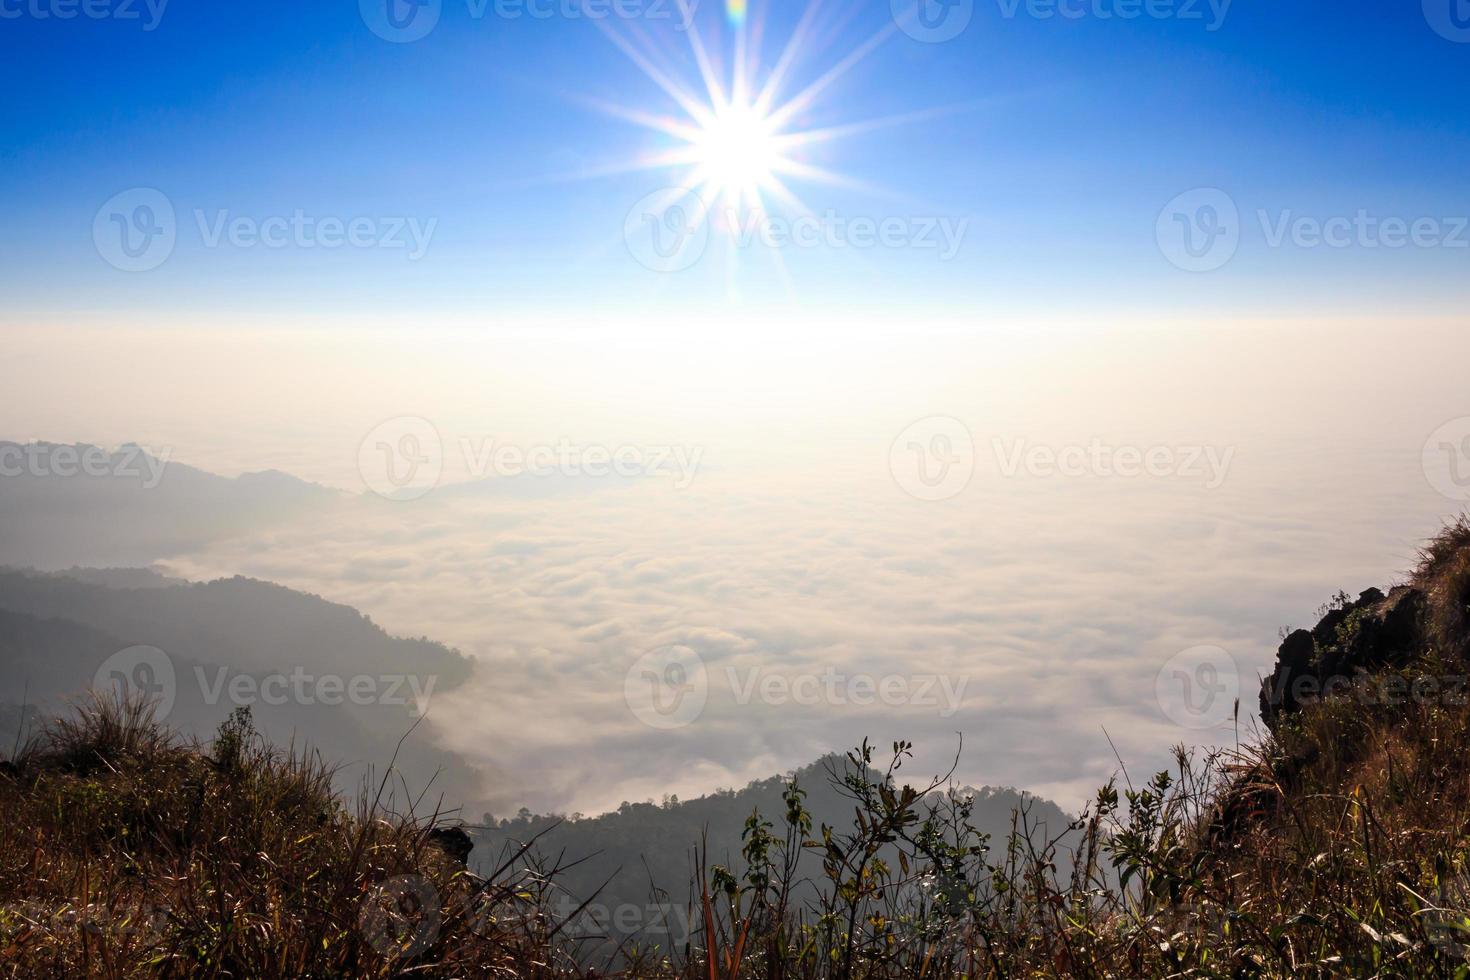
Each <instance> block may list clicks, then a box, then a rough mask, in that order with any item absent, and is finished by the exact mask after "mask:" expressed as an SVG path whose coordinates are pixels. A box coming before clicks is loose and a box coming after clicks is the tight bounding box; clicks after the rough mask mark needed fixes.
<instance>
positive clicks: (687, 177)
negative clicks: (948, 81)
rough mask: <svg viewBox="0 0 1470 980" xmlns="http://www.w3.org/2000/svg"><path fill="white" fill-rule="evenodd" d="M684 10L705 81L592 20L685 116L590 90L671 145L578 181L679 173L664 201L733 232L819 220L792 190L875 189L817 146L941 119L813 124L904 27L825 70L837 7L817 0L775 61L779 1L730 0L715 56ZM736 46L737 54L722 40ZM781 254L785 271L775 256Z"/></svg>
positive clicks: (680, 2)
mask: <svg viewBox="0 0 1470 980" xmlns="http://www.w3.org/2000/svg"><path fill="white" fill-rule="evenodd" d="M674 2H675V4H676V6H677V8H678V11H679V13H680V16H681V18H682V20H683V24H684V29H683V30H682V31H681V32H682V33H683V34H684V37H685V38H686V39H687V41H688V44H689V54H690V56H691V58H692V60H693V62H694V65H695V66H696V67H697V69H698V77H697V78H695V79H689V80H686V79H685V78H684V77H681V76H682V75H683V74H684V72H683V71H682V70H681V69H680V68H676V67H675V65H674V64H671V63H670V61H669V60H668V59H669V58H670V57H672V55H670V54H669V53H668V52H667V51H663V50H661V49H660V48H659V46H658V45H656V44H654V43H652V42H651V41H650V39H649V37H648V36H646V35H645V33H644V32H635V31H631V30H630V31H628V32H626V33H625V32H623V31H620V30H618V29H617V28H616V26H615V25H614V24H613V23H610V22H607V21H604V20H601V19H598V20H595V21H593V23H594V25H595V26H596V27H597V28H598V30H600V31H601V32H602V33H603V34H604V35H605V36H606V37H607V39H608V40H609V41H611V42H612V44H613V45H614V46H615V47H616V48H618V50H620V51H621V52H623V54H625V55H626V56H627V57H628V59H629V60H631V61H632V62H633V63H634V64H635V65H636V66H637V67H638V68H639V69H640V70H641V71H642V72H643V74H644V75H645V76H646V77H647V78H648V79H649V81H651V82H653V83H654V85H655V86H657V88H658V89H660V90H661V91H662V93H663V96H664V97H666V99H667V100H668V102H671V103H672V105H673V107H676V111H673V112H670V111H669V108H670V107H668V106H663V107H660V108H657V109H654V108H645V107H639V106H633V105H627V104H620V103H615V102H609V101H606V100H604V99H602V98H600V97H598V96H593V95H591V94H580V95H579V96H578V98H579V100H580V101H582V102H584V103H586V104H588V105H590V106H592V107H593V108H596V109H599V110H601V111H603V112H605V113H606V114H608V115H610V116H614V117H617V118H620V119H623V120H625V121H628V122H632V123H634V124H636V125H638V126H641V127H643V128H645V129H648V130H651V131H653V132H654V133H656V134H658V136H660V137H662V140H661V141H660V143H659V144H658V145H657V147H656V148H654V149H650V150H648V151H646V152H645V153H643V154H642V155H640V156H638V157H635V158H633V159H631V160H628V161H622V162H612V163H610V164H608V165H606V166H599V167H595V168H592V169H591V170H590V171H588V172H586V173H584V174H578V175H573V179H577V178H585V177H602V176H609V175H613V174H622V173H628V172H633V171H641V170H668V171H674V174H673V175H672V176H673V182H672V183H671V184H670V185H669V186H667V187H665V188H663V193H664V194H665V196H666V197H667V198H668V199H669V200H679V199H680V195H681V194H693V195H695V196H697V197H698V198H699V201H700V204H701V206H700V207H699V208H697V209H696V210H697V211H698V212H699V213H698V215H697V216H696V221H698V222H709V223H710V224H712V225H714V226H716V227H719V228H722V229H724V230H726V231H733V230H735V229H737V228H744V227H747V226H748V224H747V223H748V221H749V220H750V219H751V218H752V217H753V216H759V215H765V216H771V215H777V214H790V215H797V216H805V215H810V214H812V213H813V211H812V209H811V208H810V207H809V206H808V205H807V204H806V203H805V202H804V201H802V200H801V198H799V197H798V196H797V194H796V193H795V192H794V191H793V189H792V186H791V185H792V184H793V183H795V184H805V185H827V186H829V187H840V188H843V189H846V190H849V191H851V190H857V191H863V192H873V191H874V188H873V187H872V186H871V185H868V184H867V183H866V182H864V181H859V180H855V179H853V178H851V177H849V176H847V175H844V174H840V173H837V172H835V171H832V170H829V169H827V168H826V167H825V166H822V165H820V164H818V163H817V162H815V160H814V159H813V158H814V157H819V156H821V155H822V154H820V153H819V152H818V151H817V147H818V146H819V145H820V144H826V143H828V142H830V141H833V140H837V139H840V138H844V137H849V136H855V135H858V134H862V133H869V132H872V131H875V130H878V129H883V128H886V127H889V126H897V125H902V124H906V123H910V122H917V121H919V120H921V119H923V118H926V117H927V116H929V115H931V114H933V110H925V111H922V112H911V113H904V114H899V115H893V116H886V117H881V118H876V119H867V120H860V121H855V122H846V123H840V124H835V125H833V124H829V125H826V126H825V127H823V128H814V127H813V126H812V125H811V123H812V118H813V116H816V115H820V114H819V113H816V112H814V107H815V106H816V105H817V103H818V102H819V100H823V99H825V98H827V97H829V96H830V95H831V90H832V89H833V87H834V86H835V84H836V83H837V81H838V80H839V79H841V78H842V77H843V76H845V75H846V74H847V73H848V72H850V71H851V70H852V69H853V68H854V67H855V66H856V65H858V64H859V63H861V62H862V61H863V60H864V59H865V58H867V57H868V56H869V55H871V54H872V53H873V52H874V51H875V50H877V49H878V48H879V47H880V46H881V45H882V44H883V43H884V42H885V41H886V40H887V39H888V38H890V37H892V36H893V35H894V34H895V33H896V32H897V31H898V30H899V28H898V24H897V22H896V21H894V20H891V19H890V20H889V21H888V22H887V23H886V24H885V26H883V27H882V28H880V29H878V30H877V31H875V32H874V33H873V34H871V35H870V36H868V37H867V38H866V39H865V40H863V41H861V42H860V43H858V44H857V45H856V46H855V47H853V48H852V49H851V50H849V51H847V52H846V53H845V54H841V55H840V56H837V57H835V61H834V62H833V63H831V64H830V65H829V66H828V67H825V68H821V67H820V66H816V65H811V64H807V62H808V60H809V59H810V57H811V56H812V55H813V54H815V53H817V52H818V51H819V50H822V49H823V47H824V45H826V44H828V43H830V35H831V34H832V33H833V32H834V31H835V30H838V29H840V27H841V24H842V23H843V18H838V19H836V20H835V21H834V23H829V24H826V25H822V24H819V23H818V19H819V15H820V14H821V12H822V11H823V10H825V9H826V8H825V7H824V5H823V4H822V3H821V2H820V0H809V2H808V3H807V4H806V5H805V7H804V9H803V10H802V12H801V14H800V16H799V19H798V22H797V23H796V25H795V26H794V27H793V28H792V29H791V32H790V34H789V35H788V36H787V38H786V41H785V44H784V46H782V47H781V48H780V49H779V52H780V53H779V54H777V55H776V56H775V57H771V58H768V57H766V56H765V54H764V53H763V52H762V50H761V48H762V40H763V39H765V38H766V22H767V16H766V15H767V9H766V8H767V7H769V6H771V5H772V4H773V3H774V2H775V0H755V2H754V3H749V2H748V0H725V3H724V7H725V14H726V16H725V18H724V21H725V23H724V25H723V29H720V28H717V30H719V34H718V36H717V40H718V41H720V42H722V43H720V44H719V45H718V46H717V47H715V48H713V49H712V48H711V47H710V46H709V45H707V44H706V43H705V39H704V36H703V33H702V32H701V30H700V29H699V27H698V25H697V23H696V21H695V17H694V9H695V5H694V4H693V3H692V2H691V0H674ZM727 40H728V42H729V43H728V46H727V45H726V44H725V43H723V42H725V41H727ZM802 76H805V78H803V79H802V84H801V85H800V87H798V86H796V85H793V82H794V81H795V80H796V79H797V78H799V77H802ZM691 81H692V82H693V84H690V82H691ZM656 193H657V192H656ZM681 214H682V212H681ZM686 217H687V216H686ZM675 223H676V224H677V222H675ZM772 258H773V260H774V261H776V262H777V263H778V265H779V264H780V262H781V259H780V257H779V255H778V254H776V253H775V252H774V251H773V252H772Z"/></svg>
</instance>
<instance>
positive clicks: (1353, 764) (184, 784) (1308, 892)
mask: <svg viewBox="0 0 1470 980" xmlns="http://www.w3.org/2000/svg"><path fill="white" fill-rule="evenodd" d="M1411 584H1412V589H1411V590H1409V591H1396V592H1395V593H1393V594H1391V595H1390V596H1388V597H1384V596H1382V595H1381V594H1376V593H1375V594H1365V595H1364V597H1363V598H1361V599H1359V600H1357V601H1351V600H1348V599H1347V597H1346V596H1340V597H1339V599H1338V600H1337V601H1335V602H1334V603H1332V604H1330V605H1329V606H1328V607H1326V608H1324V610H1323V618H1322V622H1321V623H1319V625H1318V628H1317V629H1316V630H1314V631H1304V632H1303V633H1298V634H1291V635H1288V636H1287V637H1286V638H1285V642H1284V643H1283V648H1282V650H1283V652H1282V663H1283V665H1284V666H1283V667H1282V668H1281V669H1280V670H1279V671H1278V673H1279V674H1280V675H1281V678H1284V679H1285V680H1287V681H1295V680H1300V679H1301V678H1310V679H1311V680H1312V685H1311V686H1310V687H1309V688H1303V687H1302V686H1301V685H1300V684H1297V685H1296V686H1294V687H1292V689H1291V690H1292V693H1291V696H1290V699H1289V700H1290V703H1289V704H1287V703H1286V702H1285V701H1284V700H1283V696H1282V695H1281V693H1280V691H1279V690H1275V691H1273V690H1271V689H1269V683H1270V682H1268V692H1267V703H1266V704H1265V708H1266V711H1265V712H1264V713H1263V714H1264V716H1266V717H1267V718H1268V719H1269V721H1270V724H1271V729H1270V730H1269V731H1268V732H1267V733H1266V734H1265V735H1264V736H1263V737H1262V738H1261V740H1260V742H1259V744H1257V745H1255V746H1253V747H1249V748H1246V749H1241V750H1236V751H1231V752H1226V753H1216V754H1204V755H1201V754H1197V753H1195V754H1192V753H1190V752H1188V751H1186V750H1184V749H1180V750H1179V751H1178V752H1177V754H1176V764H1175V766H1174V768H1173V769H1172V770H1170V771H1169V772H1163V773H1158V774H1156V775H1155V776H1153V777H1152V778H1151V779H1149V780H1147V781H1134V780H1131V779H1130V778H1129V776H1128V775H1127V774H1126V773H1124V774H1122V775H1120V777H1119V780H1118V781H1117V782H1115V783H1113V784H1110V785H1108V786H1106V787H1104V788H1103V789H1102V790H1100V791H1099V792H1098V794H1097V797H1096V799H1095V801H1094V802H1093V804H1092V806H1091V807H1090V808H1089V809H1088V811H1087V812H1086V813H1085V814H1083V815H1082V816H1081V817H1080V818H1079V819H1078V820H1077V821H1076V823H1075V824H1073V825H1072V826H1071V827H1069V828H1067V829H1066V831H1065V832H1063V833H1061V834H1060V835H1058V836H1057V837H1055V838H1053V839H1050V840H1048V839H1044V838H1043V837H1042V836H1041V835H1040V834H1039V833H1037V828H1036V827H1035V825H1034V821H1033V820H1032V819H1031V818H1030V816H1029V815H1028V814H1027V813H1026V812H1025V811H1024V809H1023V810H1022V811H1021V812H1018V813H1017V814H1016V817H1015V820H1014V825H1013V830H1012V832H1011V833H1010V834H1009V835H1007V836H1006V837H1005V839H992V838H990V837H987V836H986V835H984V834H982V833H980V832H979V831H978V830H976V828H975V827H974V826H973V821H972V807H973V805H974V804H973V801H972V800H970V799H968V798H967V797H965V796H963V795H960V794H957V793H954V792H950V791H947V787H946V785H945V782H944V780H942V779H940V780H933V781H927V780H926V781H923V782H921V783H920V784H919V785H917V786H913V785H907V784H906V783H905V776H906V773H905V772H904V771H903V765H904V762H905V760H906V759H907V758H908V748H909V747H908V746H907V745H905V744H902V743H900V744H896V745H893V746H890V747H889V748H888V750H887V751H885V752H883V753H881V754H880V753H877V752H876V751H875V750H874V748H873V747H872V746H869V745H866V744H865V745H863V746H860V747H859V748H857V749H855V750H854V751H853V752H851V753H849V754H848V755H847V757H846V758H845V760H843V761H842V762H841V763H839V764H835V765H833V766H832V767H831V771H830V773H829V778H830V779H831V780H832V781H833V783H834V785H835V786H836V788H837V789H838V790H839V791H840V792H841V793H843V794H844V795H845V796H846V797H847V799H848V800H849V802H850V804H851V811H852V813H853V819H852V821H851V823H850V825H847V826H844V827H842V828H834V827H831V826H822V825H814V822H813V820H812V817H811V814H810V812H809V811H808V808H807V805H806V802H805V801H806V792H807V790H806V789H805V788H803V787H802V786H801V785H798V784H795V783H792V784H790V785H788V786H787V788H786V790H785V793H784V797H783V806H782V807H781V808H780V812H775V813H767V814H760V813H756V814H752V815H751V817H750V819H749V820H748V821H747V823H746V827H745V832H744V836H743V848H742V853H741V855H740V859H739V860H738V861H735V862H732V864H731V866H723V865H712V864H710V863H708V862H707V860H705V859H704V858H702V857H697V858H696V861H695V875H694V882H695V884H694V887H693V888H692V889H691V890H690V892H689V894H688V895H687V896H681V901H682V905H683V908H684V910H685V913H686V919H687V922H688V923H689V928H688V929H687V930H685V932H684V933H683V934H679V933H676V932H671V931H667V930H666V931H664V932H663V933H662V934H661V935H658V936H641V937H638V938H635V939H632V940H627V941H623V942H620V943H619V944H618V948H616V949H613V950H607V949H604V948H601V947H596V945H595V944H593V946H594V952H593V953H591V954H589V948H588V943H587V937H586V936H585V935H584V934H583V933H582V932H581V931H579V930H576V929H571V928H568V925H569V923H571V922H573V921H574V920H576V919H577V917H578V916H579V915H580V913H582V912H583V911H584V910H585V908H586V905H587V904H589V903H591V902H592V901H593V900H594V899H595V896H577V898H578V902H577V904H576V905H573V906H571V907H570V908H568V906H567V903H566V901H565V899H566V896H565V895H563V894H561V893H560V892H559V885H558V877H559V874H560V872H562V871H563V870H564V866H563V867H558V864H563V865H564V863H565V861H570V860H575V857H576V856H571V857H568V858H565V859H559V860H558V861H554V862H549V863H548V862H546V861H545V860H543V859H539V858H537V857H536V850H535V848H534V842H532V841H528V842H526V844H525V846H523V847H518V848H514V849H512V850H511V851H510V852H509V853H507V854H506V855H505V858H504V860H503V861H501V862H498V864H497V866H496V868H495V869H494V871H493V873H492V874H490V875H489V876H488V877H486V878H480V877H477V876H475V875H472V874H471V873H470V872H469V871H468V870H466V868H465V867H464V865H463V864H462V863H461V861H460V860H459V858H460V857H461V856H462V855H456V854H455V853H454V851H455V847H454V840H455V838H454V835H453V834H448V835H446V834H443V833H442V832H436V830H435V824H436V815H434V814H429V815H427V816H424V817H417V818H416V817H414V816H413V815H412V814H411V813H408V814H403V813H395V812H394V807H393V806H391V805H388V804H385V803H384V799H385V790H386V788H387V786H388V784H387V782H386V781H385V782H384V783H383V784H382V785H379V786H378V787H370V788H369V789H371V790H373V792H370V793H367V794H365V795H364V799H365V802H363V803H362V804H361V805H359V806H357V807H356V808H354V809H351V810H349V809H348V808H347V807H346V806H345V805H344V804H343V803H342V802H340V800H339V799H338V798H337V797H335V796H334V795H333V794H332V793H331V791H330V781H331V775H330V773H329V772H328V771H327V770H326V769H325V768H324V767H323V766H322V765H321V764H320V763H318V762H315V761H312V760H303V759H301V758H298V757H295V756H293V755H292V754H291V753H289V752H281V751H278V750H275V749H272V748H270V747H269V746H267V745H265V744H264V743H263V742H262V741H261V740H260V739H259V738H258V737H257V736H256V735H255V734H254V732H253V730H252V728H251V725H250V721H249V718H248V717H247V716H237V717H236V718H234V719H232V721H231V722H230V723H229V724H227V725H226V726H224V727H223V728H222V729H221V730H220V732H219V734H218V735H217V737H216V738H215V739H214V740H213V742H212V743H210V744H209V745H185V744H181V743H180V742H178V741H177V740H175V739H174V738H172V737H171V736H169V735H168V734H167V733H164V732H161V731H159V730H158V729H156V728H154V727H153V726H152V725H151V724H149V723H148V721H147V718H146V713H145V712H144V711H143V710H142V709H141V708H138V707H128V706H118V705H113V704H107V703H98V704H94V705H91V706H89V707H88V708H86V709H85V710H83V711H82V712H81V713H80V714H79V716H78V717H77V718H76V719H74V720H72V721H69V722H66V723H62V724H58V725H57V726H55V727H53V728H52V729H50V730H49V731H48V732H47V733H46V734H45V736H43V737H42V738H40V739H38V740H37V741H36V742H35V743H33V744H32V745H31V746H29V747H28V748H26V749H25V750H24V751H23V752H21V753H20V754H19V755H18V757H17V758H15V759H13V760H11V761H10V762H8V763H6V764H5V765H4V771H3V774H0V813H3V814H4V815H5V819H4V820H3V821H0V903H3V904H0V969H3V970H4V971H5V972H6V973H8V974H9V975H13V976H96V977H129V976H156V975H162V976H185V975H188V976H195V975H203V976H232V977H277V976H293V977H295V976H442V977H461V976H491V975H500V976H568V977H571V976H591V975H601V974H605V973H608V972H619V973H622V974H625V975H628V976H645V977H699V978H704V980H724V978H732V980H733V978H736V977H752V978H754V977H770V978H785V977H791V978H801V977H914V978H921V977H948V976H966V977H1031V976H1078V977H1255V976H1261V977H1285V976H1330V977H1420V976H1453V977H1464V976H1470V839H1467V837H1466V834H1467V831H1470V766H1467V764H1466V759H1467V752H1470V706H1467V704H1466V703H1465V702H1466V693H1465V686H1464V684H1463V683H1462V681H1463V678H1464V675H1465V673H1466V671H1467V668H1466V662H1467V660H1470V526H1467V525H1466V524H1464V523H1461V524H1459V525H1456V526H1454V527H1451V528H1449V529H1448V530H1446V532H1445V533H1444V534H1443V535H1442V536H1441V537H1440V538H1439V539H1438V540H1436V541H1435V542H1434V543H1433V544H1432V545H1431V546H1430V547H1429V548H1428V549H1427V550H1426V553H1425V557H1424V562H1423V565H1422V567H1421V569H1420V570H1419V572H1418V574H1417V575H1416V576H1415V579H1414V581H1413V583H1411ZM1405 610H1408V611H1407V612H1406V611H1405ZM1405 624H1407V625H1405ZM1365 665H1367V667H1368V668H1371V670H1367V668H1365ZM1288 668H1289V669H1288ZM1365 670H1366V671H1367V672H1365ZM1339 679H1341V680H1342V681H1343V683H1337V681H1338V680H1339ZM690 843H691V844H696V845H697V843H698V842H690ZM675 845H676V842H671V846H675ZM695 853H696V855H698V854H699V853H700V849H699V848H698V847H697V846H696V847H695ZM803 853H805V854H809V855H813V856H815V857H816V858H817V859H818V864H819V870H816V871H815V872H813V871H812V870H811V869H809V868H808V863H807V862H805V861H802V860H800V859H799V855H801V854H803Z"/></svg>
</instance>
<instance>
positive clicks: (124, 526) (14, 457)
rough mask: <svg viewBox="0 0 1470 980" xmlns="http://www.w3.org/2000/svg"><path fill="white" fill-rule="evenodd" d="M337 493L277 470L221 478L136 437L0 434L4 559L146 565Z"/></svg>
mask: <svg viewBox="0 0 1470 980" xmlns="http://www.w3.org/2000/svg"><path fill="white" fill-rule="evenodd" d="M342 496H343V495H342V494H341V493H340V492H339V491H336V490H332V489H330V488H328V487H323V486H320V485H319V484H315V483H308V482H307V481H305V480H300V479H298V478H296V477H294V476H291V475H290V474H287V473H282V472H280V471H277V470H266V471H261V472H255V473H245V474H242V475H240V476H238V477H224V476H218V475H216V474H214V473H210V472H207V471H205V470H201V469H198V468H196V467H193V466H188V465H186V464H184V463H179V462H175V461H174V460H173V459H171V458H168V457H167V454H162V455H161V456H160V455H155V454H154V453H152V452H150V451H148V450H147V449H145V448H143V447H142V446H139V445H137V444H136V443H125V444H124V445H122V446H120V447H119V448H118V449H116V450H108V449H105V448H103V447H99V446H95V445H91V444H88V443H76V444H72V445H68V444H62V443H51V442H33V443H18V442H5V441H0V542H3V547H0V563H3V564H7V565H13V566H25V567H31V568H41V569H49V570H59V569H62V568H66V567H68V566H73V565H92V566H126V565H146V564H148V563H150V562H152V561H156V560H157V559H158V558H161V557H164V556H167V555H171V554H176V553H179V552H182V551H186V550H189V549H192V548H196V547H199V546H200V545H202V544H204V543H207V542H209V541H211V540H214V539H216V538H219V537H223V536H228V535H230V534H234V533H240V532H243V531H246V530H250V529H254V528H258V527H263V526H269V525H271V524H275V523H278V522H280V521H283V520H288V519H290V518H293V517H296V516H300V515H302V514H305V513H310V512H311V511H312V510H313V509H314V508H317V507H322V506H325V505H328V504H330V503H331V502H332V501H333V500H336V499H339V498H341V497H342Z"/></svg>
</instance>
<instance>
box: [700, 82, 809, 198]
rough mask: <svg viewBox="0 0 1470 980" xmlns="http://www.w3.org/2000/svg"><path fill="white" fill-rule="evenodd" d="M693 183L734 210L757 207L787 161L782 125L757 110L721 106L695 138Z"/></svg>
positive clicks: (711, 114) (736, 104)
mask: <svg viewBox="0 0 1470 980" xmlns="http://www.w3.org/2000/svg"><path fill="white" fill-rule="evenodd" d="M690 151H691V152H690V158H691V160H692V161H693V163H694V165H695V168H696V169H695V173H694V176H693V182H695V183H698V184H702V185H704V186H705V187H707V188H708V189H709V191H710V192H711V194H712V195H713V196H717V197H719V198H721V199H723V200H724V202H725V203H726V204H728V205H729V206H731V207H739V206H740V205H741V203H742V202H744V203H746V204H754V203H756V202H757V201H758V199H759V194H760V191H762V190H769V189H770V187H771V186H772V183H773V181H774V180H775V178H776V174H777V173H778V172H779V171H780V170H781V169H782V166H783V164H784V163H786V161H785V160H784V159H783V157H782V153H781V140H780V138H779V134H778V133H777V132H776V124H775V122H774V121H773V120H772V119H771V117H770V115H769V114H768V113H763V112H761V110H760V109H759V107H757V106H756V105H754V104H750V103H743V104H742V103H727V104H724V105H721V106H718V107H716V108H715V109H714V111H713V112H711V113H710V114H709V116H708V118H707V119H706V120H704V121H703V123H702V124H701V126H700V128H699V129H698V131H697V132H696V133H695V134H694V135H693V139H692V140H691V147H690Z"/></svg>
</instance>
